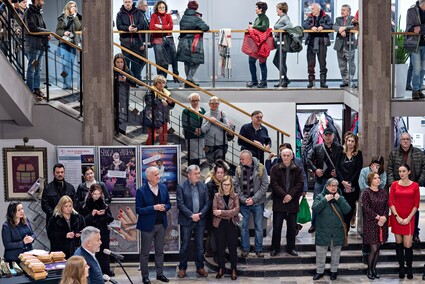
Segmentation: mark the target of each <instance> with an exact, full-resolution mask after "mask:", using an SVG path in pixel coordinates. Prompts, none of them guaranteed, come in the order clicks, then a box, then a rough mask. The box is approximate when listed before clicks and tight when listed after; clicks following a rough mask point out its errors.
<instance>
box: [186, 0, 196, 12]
mask: <svg viewBox="0 0 425 284" xmlns="http://www.w3.org/2000/svg"><path fill="white" fill-rule="evenodd" d="M198 7H199V5H198V2H196V1H189V3H187V8H189V9H192V10H198Z"/></svg>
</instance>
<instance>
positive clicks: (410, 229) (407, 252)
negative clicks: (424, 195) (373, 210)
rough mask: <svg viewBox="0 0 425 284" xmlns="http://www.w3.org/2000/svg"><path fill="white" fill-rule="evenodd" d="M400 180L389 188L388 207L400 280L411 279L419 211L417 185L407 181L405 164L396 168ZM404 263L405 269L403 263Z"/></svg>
mask: <svg viewBox="0 0 425 284" xmlns="http://www.w3.org/2000/svg"><path fill="white" fill-rule="evenodd" d="M398 174H399V176H400V180H398V181H394V182H393V183H392V184H391V188H390V199H389V206H390V209H391V215H390V223H391V231H392V232H393V234H394V236H395V241H396V254H397V260H398V264H399V272H398V276H399V278H400V279H403V278H404V277H405V274H407V279H412V278H413V271H412V262H413V249H412V240H413V233H414V230H415V214H416V211H418V209H419V198H420V193H419V185H418V184H417V183H416V182H414V181H412V180H410V179H409V174H410V167H409V166H408V165H406V164H404V165H402V166H400V167H399V168H398ZM405 261H406V267H405V266H404V263H405Z"/></svg>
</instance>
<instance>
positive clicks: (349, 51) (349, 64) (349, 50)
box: [348, 32, 354, 87]
mask: <svg viewBox="0 0 425 284" xmlns="http://www.w3.org/2000/svg"><path fill="white" fill-rule="evenodd" d="M351 35H352V34H351V32H348V54H349V55H350V57H351V49H352V48H351V40H352V37H351ZM352 55H353V60H351V59H349V60H348V87H351V83H352V82H351V69H352V68H353V67H352V66H351V62H352V61H353V62H354V53H353V54H352Z"/></svg>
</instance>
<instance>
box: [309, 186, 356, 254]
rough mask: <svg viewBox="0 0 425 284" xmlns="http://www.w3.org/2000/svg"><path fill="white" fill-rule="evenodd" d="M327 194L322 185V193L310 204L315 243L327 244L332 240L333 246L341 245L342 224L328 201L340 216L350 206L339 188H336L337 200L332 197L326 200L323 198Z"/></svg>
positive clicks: (342, 238) (345, 212) (343, 233)
mask: <svg viewBox="0 0 425 284" xmlns="http://www.w3.org/2000/svg"><path fill="white" fill-rule="evenodd" d="M327 194H329V191H328V190H327V189H326V187H324V188H323V191H322V193H320V194H319V195H317V196H316V198H315V199H314V202H313V206H312V209H313V212H314V213H316V245H317V246H329V245H330V244H331V241H332V240H333V244H334V246H342V245H343V244H344V238H345V236H344V235H345V232H344V226H343V223H342V222H341V220H340V219H339V217H338V215H337V214H336V213H335V211H334V210H333V209H332V207H331V205H330V204H329V203H332V204H333V205H334V206H335V208H336V210H337V211H338V213H339V215H340V216H341V218H344V214H347V213H348V212H350V210H351V207H350V205H348V202H347V201H346V200H345V198H344V196H342V194H341V190H339V189H338V194H339V195H340V196H339V198H338V200H335V199H332V200H331V201H330V202H328V201H327V200H326V198H325V196H326V195H327ZM342 221H344V219H342Z"/></svg>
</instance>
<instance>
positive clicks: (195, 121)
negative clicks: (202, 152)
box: [182, 107, 205, 139]
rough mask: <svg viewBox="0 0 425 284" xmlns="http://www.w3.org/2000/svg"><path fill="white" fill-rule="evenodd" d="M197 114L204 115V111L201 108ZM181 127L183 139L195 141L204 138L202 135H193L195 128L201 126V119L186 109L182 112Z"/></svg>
mask: <svg viewBox="0 0 425 284" xmlns="http://www.w3.org/2000/svg"><path fill="white" fill-rule="evenodd" d="M199 113H200V114H205V109H204V108H202V107H201V108H200V110H199ZM182 125H183V131H184V138H185V139H197V138H204V137H205V134H204V133H202V134H201V135H200V136H197V135H195V130H196V128H201V126H202V117H200V116H199V115H197V114H195V113H193V112H191V111H190V110H188V109H184V110H183V113H182Z"/></svg>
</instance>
